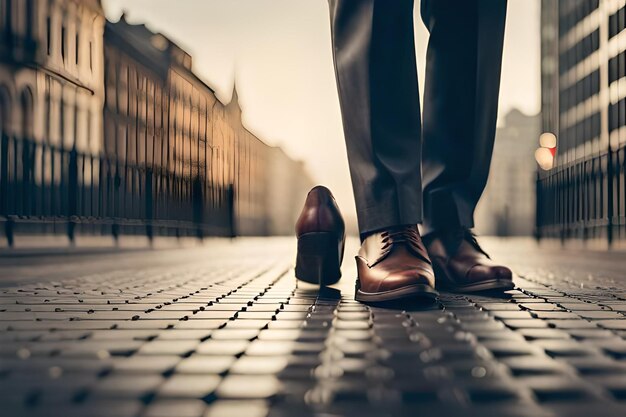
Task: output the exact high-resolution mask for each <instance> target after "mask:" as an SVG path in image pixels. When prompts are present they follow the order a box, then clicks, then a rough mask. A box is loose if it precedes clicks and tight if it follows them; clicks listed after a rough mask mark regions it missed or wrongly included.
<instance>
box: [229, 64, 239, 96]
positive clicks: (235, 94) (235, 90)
mask: <svg viewBox="0 0 626 417" xmlns="http://www.w3.org/2000/svg"><path fill="white" fill-rule="evenodd" d="M230 102H231V103H233V104H237V106H239V93H238V92H237V62H235V70H234V74H233V94H232V96H231V99H230Z"/></svg>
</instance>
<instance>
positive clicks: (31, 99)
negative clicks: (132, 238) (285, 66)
mask: <svg viewBox="0 0 626 417" xmlns="http://www.w3.org/2000/svg"><path fill="white" fill-rule="evenodd" d="M0 40H1V42H0V132H1V133H2V146H1V148H0V187H1V188H2V189H1V190H0V222H1V223H3V224H4V229H5V232H6V235H7V237H8V238H9V241H11V240H12V235H13V233H14V232H16V231H17V232H20V231H34V232H41V231H50V232H67V233H68V235H69V236H70V238H72V237H73V235H74V232H75V230H77V231H81V232H83V231H84V232H88V233H92V232H93V233H112V234H113V235H115V236H117V235H118V234H120V233H140V234H142V233H145V234H147V235H148V236H149V237H152V236H153V235H154V234H176V235H180V234H183V235H188V234H192V235H195V234H197V235H199V236H203V235H233V234H246V235H254V234H276V233H290V232H291V227H292V226H293V225H292V224H291V223H290V222H291V219H293V218H294V217H295V215H296V213H295V211H294V212H293V213H287V212H286V211H285V210H286V209H285V206H281V207H279V209H278V210H275V209H276V207H277V205H272V204H268V200H267V193H268V192H270V191H271V192H274V193H278V195H280V196H285V198H291V197H294V198H295V199H296V200H298V201H300V200H302V199H303V198H304V195H305V194H306V191H307V189H306V188H308V187H309V186H310V185H311V181H310V179H309V176H308V174H307V172H306V170H305V169H304V167H303V165H302V164H301V163H298V162H296V161H293V160H291V159H290V158H289V157H288V156H287V155H285V154H284V153H282V152H280V156H276V152H277V151H276V149H275V148H273V147H270V146H268V145H266V144H265V143H263V142H262V141H261V140H260V139H258V138H257V137H256V136H255V135H254V134H253V133H251V132H250V131H248V130H247V129H246V128H245V126H244V125H243V123H242V119H241V108H240V105H239V100H238V94H237V92H236V90H235V91H234V92H233V98H232V100H231V101H230V103H229V104H227V105H224V104H223V103H221V102H220V101H219V100H218V99H217V98H216V96H215V93H214V91H213V90H212V89H211V88H210V87H209V86H208V85H207V84H206V83H204V82H203V81H202V80H201V79H199V78H198V77H197V76H196V75H195V73H194V72H193V70H192V57H191V56H190V55H189V54H188V53H187V52H185V51H184V50H183V49H181V48H180V47H179V46H177V45H176V44H175V43H174V42H172V41H171V40H170V39H168V38H167V37H165V36H163V35H162V34H159V33H154V32H152V31H150V30H149V29H148V28H146V27H145V26H144V25H141V24H130V23H128V22H127V21H126V19H125V17H124V16H122V18H121V19H120V21H119V22H117V23H111V22H107V21H106V19H105V18H104V15H103V11H102V7H101V4H100V2H99V1H98V0H80V1H79V0H55V1H49V0H0ZM270 164H271V165H270ZM276 166H289V169H290V170H285V171H280V172H278V171H276ZM276 174H281V175H284V177H282V178H281V177H279V176H276ZM295 179H300V181H296V180H295ZM294 187H304V188H298V189H296V188H294ZM287 196H291V197H287ZM297 196H301V197H300V198H298V197H297ZM294 210H295V208H294Z"/></svg>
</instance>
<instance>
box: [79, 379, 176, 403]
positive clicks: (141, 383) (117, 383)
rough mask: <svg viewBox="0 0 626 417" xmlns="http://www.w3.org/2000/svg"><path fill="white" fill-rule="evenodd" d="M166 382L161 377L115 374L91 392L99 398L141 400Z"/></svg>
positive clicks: (91, 394) (103, 380)
mask: <svg viewBox="0 0 626 417" xmlns="http://www.w3.org/2000/svg"><path fill="white" fill-rule="evenodd" d="M164 381H165V378H164V377H162V376H161V375H155V374H152V375H149V374H147V375H126V374H121V373H120V374H115V375H111V376H108V377H105V378H104V379H102V381H100V382H99V383H98V384H97V385H95V386H94V388H93V390H91V392H90V396H93V397H97V398H127V399H139V398H141V397H145V396H146V395H148V394H151V393H153V392H154V391H156V389H157V388H158V387H159V386H160V385H161V384H162V383H163V382H164Z"/></svg>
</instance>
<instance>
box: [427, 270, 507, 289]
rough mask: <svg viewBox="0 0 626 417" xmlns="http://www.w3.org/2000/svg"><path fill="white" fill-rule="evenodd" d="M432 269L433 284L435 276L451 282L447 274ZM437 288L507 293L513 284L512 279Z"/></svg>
mask: <svg viewBox="0 0 626 417" xmlns="http://www.w3.org/2000/svg"><path fill="white" fill-rule="evenodd" d="M433 269H434V271H435V282H437V276H440V277H441V276H445V277H446V278H447V281H452V280H451V279H450V277H449V276H448V274H446V273H445V271H443V270H442V269H441V268H439V267H438V266H435V265H433ZM438 288H439V289H441V290H445V291H449V292H457V293H474V292H483V291H508V290H512V289H514V288H515V284H514V283H513V280H512V279H490V280H486V281H481V282H477V283H474V284H470V285H441V286H439V287H438Z"/></svg>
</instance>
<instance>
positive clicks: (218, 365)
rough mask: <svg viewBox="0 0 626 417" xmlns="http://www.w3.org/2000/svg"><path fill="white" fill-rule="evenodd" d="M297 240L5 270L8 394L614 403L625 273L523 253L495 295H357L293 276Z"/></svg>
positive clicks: (125, 402)
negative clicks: (66, 271)
mask: <svg viewBox="0 0 626 417" xmlns="http://www.w3.org/2000/svg"><path fill="white" fill-rule="evenodd" d="M268 241H271V240H268ZM291 244H292V242H291V243H289V251H285V252H281V253H282V254H280V255H279V256H278V255H277V256H275V254H272V255H271V256H267V257H266V256H262V257H261V256H256V255H250V256H243V257H242V256H241V253H245V251H244V252H242V251H241V249H237V250H236V251H233V252H232V254H231V255H229V256H231V258H230V260H228V257H227V256H222V255H220V256H219V259H211V260H208V258H209V257H210V256H212V253H210V252H211V251H208V252H207V253H203V255H202V256H199V257H198V260H197V261H193V262H190V264H189V265H186V264H185V265H181V264H180V263H179V264H175V262H177V261H173V262H174V263H173V264H172V266H171V267H162V268H161V267H159V268H155V267H153V266H146V267H145V268H143V269H137V270H132V271H128V272H124V273H121V272H119V271H115V270H113V271H107V272H106V275H102V274H103V273H102V274H101V275H85V276H81V274H76V276H77V278H71V279H63V280H61V281H58V282H55V283H54V284H50V283H44V284H43V285H42V284H33V285H31V284H27V285H20V286H17V287H9V288H3V287H0V355H2V358H1V359H0V402H2V404H3V410H4V411H8V413H9V415H12V414H14V415H20V416H21V415H24V416H33V415H45V416H46V417H57V416H58V417H61V416H62V417H72V416H81V417H82V416H85V415H89V416H98V415H107V416H109V415H114V416H116V417H123V416H125V415H133V416H141V417H146V416H147V417H150V416H165V415H167V416H170V415H171V416H181V417H185V416H202V417H205V416H220V417H221V416H224V415H226V416H230V415H233V416H238V415H245V416H252V417H254V416H255V415H259V416H267V415H271V416H274V417H280V416H293V415H298V416H303V417H306V416H314V415H318V416H326V415H328V416H331V415H333V416H334V415H359V416H361V417H368V416H380V415H389V416H413V415H442V416H448V415H449V416H457V415H468V416H469V415H480V416H483V417H490V416H493V417H496V416H497V417H501V416H507V417H515V416H520V417H522V416H524V417H527V416H541V417H544V416H545V417H557V416H561V415H567V416H568V417H576V416H581V415H590V414H593V413H595V414H598V410H602V413H601V415H602V416H603V417H604V415H607V416H613V415H616V416H618V415H619V416H620V417H621V416H622V415H626V411H624V410H625V409H626V386H624V384H625V382H624V381H626V378H625V376H626V361H625V358H626V347H625V344H626V327H624V326H623V323H624V322H626V321H625V320H624V319H625V318H626V316H625V315H624V314H622V313H623V312H626V288H625V287H624V286H623V284H622V283H621V282H620V281H619V280H609V278H605V277H602V276H600V274H599V273H595V272H594V273H590V274H587V273H585V272H580V274H578V271H574V273H572V272H571V271H568V272H565V273H562V272H554V273H552V272H546V270H541V269H536V268H534V267H533V266H531V265H530V264H531V263H532V262H535V260H536V259H539V258H537V257H532V256H524V259H523V260H522V261H521V263H522V266H524V265H526V267H525V269H526V270H525V271H524V274H526V276H525V278H519V279H518V280H516V284H517V286H518V289H516V290H513V291H508V292H507V293H506V294H502V295H500V296H498V295H496V294H468V295H464V294H450V293H446V292H442V294H441V298H440V300H439V302H437V303H433V304H430V305H411V304H410V303H408V304H406V303H405V305H402V306H367V305H363V304H360V303H357V302H355V301H354V299H353V295H352V291H353V285H354V281H353V279H346V278H344V279H343V280H342V281H341V282H340V283H339V284H338V285H337V286H334V287H333V288H326V289H322V290H321V291H319V290H318V289H317V288H316V287H315V286H308V285H302V284H296V282H295V279H294V277H293V270H292V269H291V268H292V264H291V263H292V261H293V258H292V256H291V250H292V249H293V248H292V247H291ZM234 247H237V248H239V246H237V243H233V248H234ZM254 248H255V249H254V250H255V251H258V250H259V249H258V244H255V245H254ZM220 250H227V249H224V248H222V249H220ZM228 250H230V249H228ZM245 250H250V249H245ZM287 252H289V254H290V255H289V257H288V259H287V257H286V255H284V254H286V253H287ZM250 253H252V252H248V255H249V254H250ZM255 253H256V252H255ZM514 253H515V251H514V252H511V254H512V255H513V254H514ZM205 255H206V256H205ZM178 256H179V255H177V256H176V257H178ZM280 257H283V258H281V259H282V261H279V260H277V259H278V258H280ZM205 258H206V259H205ZM285 259H287V260H285ZM346 265H347V266H345V267H346V268H352V269H347V270H346V271H344V275H346V276H355V275H354V269H353V268H354V266H353V265H352V264H350V263H347V264H346ZM551 265H552V264H551ZM557 266H558V265H557ZM558 267H561V266H558ZM587 275H591V276H593V279H592V280H590V279H589V278H588V276H587ZM591 282H593V284H590V283H591ZM581 283H583V284H584V285H582V286H581V285H580V284H581ZM96 405H97V406H104V407H109V409H108V410H99V409H96V408H95V407H96ZM116 405H117V407H116ZM14 410H15V411H14ZM51 410H52V411H51ZM109 411H110V413H109ZM620 412H621V413H620ZM599 415H600V414H599Z"/></svg>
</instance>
